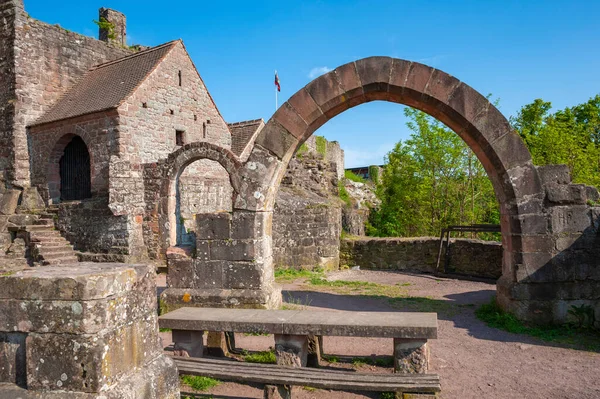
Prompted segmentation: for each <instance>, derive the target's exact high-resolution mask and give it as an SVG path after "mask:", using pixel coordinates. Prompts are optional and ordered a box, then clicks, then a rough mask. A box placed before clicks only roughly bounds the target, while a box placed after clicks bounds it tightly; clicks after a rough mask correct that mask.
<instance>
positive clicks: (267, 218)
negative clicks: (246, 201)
mask: <svg viewBox="0 0 600 399" xmlns="http://www.w3.org/2000/svg"><path fill="white" fill-rule="evenodd" d="M272 224H273V212H246V211H235V212H234V213H233V220H232V232H231V238H233V239H249V238H252V239H257V238H261V237H263V236H264V235H265V234H266V232H267V231H269V230H270V228H271V225H272Z"/></svg>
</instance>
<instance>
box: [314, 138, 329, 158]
mask: <svg viewBox="0 0 600 399" xmlns="http://www.w3.org/2000/svg"><path fill="white" fill-rule="evenodd" d="M315 142H316V144H317V153H318V154H320V155H321V156H323V158H325V155H327V140H326V139H325V137H323V136H315Z"/></svg>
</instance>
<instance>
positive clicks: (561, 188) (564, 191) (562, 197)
mask: <svg viewBox="0 0 600 399" xmlns="http://www.w3.org/2000/svg"><path fill="white" fill-rule="evenodd" d="M546 193H547V195H548V201H550V202H552V203H554V204H580V205H583V204H585V203H586V201H587V193H586V186H585V185H584V184H553V183H550V184H546Z"/></svg>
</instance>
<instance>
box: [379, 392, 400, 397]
mask: <svg viewBox="0 0 600 399" xmlns="http://www.w3.org/2000/svg"><path fill="white" fill-rule="evenodd" d="M395 397H396V394H395V393H394V392H381V393H380V394H379V399H394V398H395Z"/></svg>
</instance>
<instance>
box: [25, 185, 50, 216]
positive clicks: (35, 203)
mask: <svg viewBox="0 0 600 399" xmlns="http://www.w3.org/2000/svg"><path fill="white" fill-rule="evenodd" d="M45 207H46V203H45V202H44V200H43V199H42V196H41V195H40V193H39V192H38V190H37V187H27V188H25V189H24V190H23V195H22V197H21V204H20V205H19V208H20V209H22V210H24V211H33V210H40V209H44V208H45Z"/></svg>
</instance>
